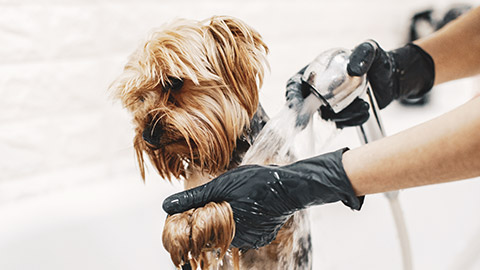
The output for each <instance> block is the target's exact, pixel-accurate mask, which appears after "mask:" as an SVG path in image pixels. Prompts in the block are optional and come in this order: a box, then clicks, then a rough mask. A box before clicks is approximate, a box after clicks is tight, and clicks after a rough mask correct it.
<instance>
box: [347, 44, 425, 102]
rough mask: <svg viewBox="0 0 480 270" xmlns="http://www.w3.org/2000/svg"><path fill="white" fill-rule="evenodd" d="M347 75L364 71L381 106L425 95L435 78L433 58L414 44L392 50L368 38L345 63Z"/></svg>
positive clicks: (362, 73)
mask: <svg viewBox="0 0 480 270" xmlns="http://www.w3.org/2000/svg"><path fill="white" fill-rule="evenodd" d="M347 71H348V74H349V75H350V76H362V75H364V74H365V73H366V74H367V78H368V80H369V82H370V85H371V86H372V90H373V93H374V95H375V98H376V100H377V103H378V106H379V108H380V109H383V108H385V107H386V106H387V105H388V104H390V102H392V100H394V99H399V98H404V97H408V98H418V97H421V96H423V95H425V94H426V93H427V92H428V91H429V90H430V89H431V88H432V87H433V83H434V79H435V67H434V62H433V59H432V57H431V56H430V55H429V54H428V53H427V52H425V51H424V50H423V49H422V48H420V47H418V46H417V45H415V44H413V43H409V44H407V45H405V46H404V47H401V48H399V49H396V50H393V51H388V52H386V51H384V50H383V49H382V48H381V47H380V46H379V45H378V43H377V42H375V41H373V40H370V41H368V42H364V43H362V44H360V45H358V46H357V47H356V48H355V49H354V50H353V52H352V54H351V55H350V62H349V63H348V66H347Z"/></svg>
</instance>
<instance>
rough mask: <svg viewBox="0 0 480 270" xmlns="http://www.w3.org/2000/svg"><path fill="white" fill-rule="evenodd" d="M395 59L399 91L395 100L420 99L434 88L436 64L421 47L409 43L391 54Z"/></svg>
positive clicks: (395, 94)
mask: <svg viewBox="0 0 480 270" xmlns="http://www.w3.org/2000/svg"><path fill="white" fill-rule="evenodd" d="M391 54H392V56H393V58H394V63H395V66H394V73H395V74H396V78H397V80H398V84H397V85H398V89H395V90H396V91H394V98H395V99H399V98H419V97H421V96H423V95H425V94H426V93H428V91H430V89H432V87H433V83H434V81H435V63H434V61H433V59H432V57H431V56H430V55H429V54H428V53H427V52H426V51H424V50H423V49H422V48H420V47H419V46H417V45H415V44H413V43H408V44H407V45H405V46H404V47H402V48H399V49H397V50H394V51H392V52H391Z"/></svg>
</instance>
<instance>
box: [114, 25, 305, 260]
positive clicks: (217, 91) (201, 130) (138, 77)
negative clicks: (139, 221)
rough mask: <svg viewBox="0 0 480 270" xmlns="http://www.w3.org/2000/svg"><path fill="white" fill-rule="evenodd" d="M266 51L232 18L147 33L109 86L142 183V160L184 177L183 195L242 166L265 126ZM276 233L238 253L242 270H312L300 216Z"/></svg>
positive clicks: (161, 171) (163, 174)
mask: <svg viewBox="0 0 480 270" xmlns="http://www.w3.org/2000/svg"><path fill="white" fill-rule="evenodd" d="M267 53H268V48H267V46H266V44H265V43H264V42H263V40H262V37H261V36H260V34H259V33H258V32H256V31H255V30H254V29H252V28H251V27H250V26H248V25H246V24H245V23H244V22H242V21H241V20H239V19H236V18H232V17H220V16H218V17H217V16H215V17H212V18H209V19H207V20H204V21H193V20H175V21H174V22H172V23H170V24H167V25H165V26H164V27H163V28H160V29H156V30H154V31H153V32H152V33H151V34H150V36H149V37H148V38H147V40H146V42H145V43H144V44H142V46H141V47H140V48H139V49H137V50H136V51H135V52H134V53H133V54H132V55H131V56H130V58H129V60H128V63H127V64H126V66H125V68H124V72H123V73H122V74H121V75H120V76H119V78H118V79H116V80H115V81H114V83H113V84H112V85H111V89H112V90H113V91H114V93H115V95H116V97H117V98H119V99H120V100H121V101H122V103H123V105H124V106H125V107H126V108H127V109H128V110H129V111H130V112H131V113H132V114H133V123H134V126H135V137H134V139H133V145H134V148H135V151H136V155H137V159H138V164H139V167H140V172H141V175H142V178H143V179H145V159H144V156H147V157H148V158H149V160H150V162H151V163H152V164H153V166H154V167H155V168H156V170H157V171H158V173H159V174H160V176H161V177H163V178H165V179H168V180H170V179H172V178H175V179H183V180H184V185H185V188H187V189H189V188H193V187H196V186H198V185H201V184H204V183H206V182H208V181H210V180H211V179H213V178H214V177H216V176H218V175H220V174H222V173H224V172H225V171H227V170H229V169H231V168H234V167H236V166H238V164H240V162H241V161H242V157H243V155H244V153H245V152H246V151H247V150H248V148H249V147H250V145H251V144H252V143H253V141H254V140H255V137H256V136H257V135H258V133H259V131H260V130H261V128H262V127H263V125H265V123H266V121H267V120H268V116H267V115H266V114H265V112H264V111H263V109H262V107H261V106H260V104H259V89H260V87H261V85H262V81H263V76H264V72H265V70H266V69H267V68H268V63H267V59H266V55H267ZM295 218H297V221H296V222H294V221H293V219H295ZM302 224H303V225H302ZM298 226H304V228H303V229H304V230H301V229H300V230H296V227H298ZM282 231H283V232H282ZM282 231H281V232H280V233H279V235H278V237H277V240H275V241H274V242H273V243H272V244H270V245H268V246H266V247H263V248H260V249H259V250H251V251H247V252H245V253H242V254H241V256H240V267H241V268H243V269H287V268H288V269H310V268H311V260H310V257H311V243H310V236H309V229H308V220H306V218H305V215H304V214H303V213H299V214H298V215H296V216H294V217H293V218H292V220H291V221H290V222H287V224H286V225H285V226H284V229H282ZM295 231H297V234H298V232H299V231H300V232H301V233H302V236H301V237H299V236H298V235H296V234H295V233H294V232H295ZM298 241H302V243H297V242H298ZM217 267H220V268H221V269H231V267H233V266H232V264H231V263H228V262H227V263H223V265H218V266H217ZM285 267H287V268H285Z"/></svg>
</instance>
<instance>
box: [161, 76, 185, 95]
mask: <svg viewBox="0 0 480 270" xmlns="http://www.w3.org/2000/svg"><path fill="white" fill-rule="evenodd" d="M182 87H183V80H182V79H180V78H174V77H168V82H167V84H166V85H165V87H164V88H163V90H164V91H168V90H172V91H175V92H176V91H179V90H180V89H182Z"/></svg>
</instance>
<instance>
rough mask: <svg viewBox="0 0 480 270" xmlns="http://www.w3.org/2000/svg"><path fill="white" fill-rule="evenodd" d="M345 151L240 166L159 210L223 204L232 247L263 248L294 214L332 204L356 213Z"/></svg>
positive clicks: (172, 211)
mask: <svg viewBox="0 0 480 270" xmlns="http://www.w3.org/2000/svg"><path fill="white" fill-rule="evenodd" d="M345 151H346V149H341V150H338V151H336V152H332V153H327V154H324V155H320V156H317V157H314V158H310V159H306V160H302V161H298V162H296V163H293V164H291V165H287V166H259V165H247V166H241V167H239V168H236V169H233V170H231V171H228V172H227V173H225V174H223V175H221V176H219V177H218V178H216V179H214V180H212V181H211V182H209V183H207V184H205V185H202V186H199V187H197V188H194V189H190V190H186V191H183V192H180V193H177V194H174V195H172V196H170V197H168V198H167V199H165V201H164V202H163V209H164V210H165V211H166V212H167V213H168V214H170V215H171V214H175V213H180V212H184V211H186V210H188V209H190V208H196V207H201V206H203V205H205V204H207V203H208V202H211V201H213V202H221V201H227V202H228V203H229V204H230V206H231V207H232V210H233V217H234V220H235V225H236V230H235V238H234V239H233V242H232V246H234V247H238V248H242V249H249V248H258V247H262V246H264V245H267V244H269V243H270V242H272V241H273V240H274V239H275V237H276V235H277V232H278V230H279V229H280V228H281V227H282V225H283V224H284V223H285V222H286V221H287V220H288V218H289V217H290V216H291V215H292V214H293V213H294V212H295V211H297V210H300V209H304V208H306V207H308V206H311V205H319V204H325V203H331V202H337V201H342V202H343V203H344V204H345V205H347V206H349V207H350V208H352V209H355V210H360V207H361V206H362V203H363V197H360V198H358V197H357V196H356V195H355V193H354V191H353V188H352V185H351V183H350V181H349V179H348V177H347V175H346V173H345V171H344V169H343V165H342V154H343V152H345Z"/></svg>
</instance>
